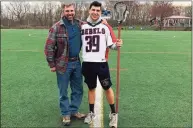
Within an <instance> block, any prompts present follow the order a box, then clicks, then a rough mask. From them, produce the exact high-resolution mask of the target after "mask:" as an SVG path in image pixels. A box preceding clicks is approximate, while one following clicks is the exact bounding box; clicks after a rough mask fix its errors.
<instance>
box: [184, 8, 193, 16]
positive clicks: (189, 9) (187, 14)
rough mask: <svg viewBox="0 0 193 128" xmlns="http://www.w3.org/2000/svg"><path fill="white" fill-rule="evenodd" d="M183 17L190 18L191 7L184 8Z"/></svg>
mask: <svg viewBox="0 0 193 128" xmlns="http://www.w3.org/2000/svg"><path fill="white" fill-rule="evenodd" d="M185 16H188V17H192V7H191V6H187V7H185Z"/></svg>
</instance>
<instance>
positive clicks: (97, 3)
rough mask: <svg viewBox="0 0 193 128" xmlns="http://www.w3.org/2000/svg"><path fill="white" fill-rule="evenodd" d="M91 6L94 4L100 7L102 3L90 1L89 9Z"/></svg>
mask: <svg viewBox="0 0 193 128" xmlns="http://www.w3.org/2000/svg"><path fill="white" fill-rule="evenodd" d="M92 6H95V7H101V6H102V4H101V3H100V2H98V1H94V2H92V3H91V4H90V7H89V9H91V8H92Z"/></svg>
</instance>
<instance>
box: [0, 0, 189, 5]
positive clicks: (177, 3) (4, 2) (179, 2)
mask: <svg viewBox="0 0 193 128" xmlns="http://www.w3.org/2000/svg"><path fill="white" fill-rule="evenodd" d="M50 1H52V0H50ZM72 1H94V0H65V2H72ZM99 1H105V0H99ZM112 1H113V0H112ZM138 1H141V2H142V3H143V1H146V0H138ZM148 1H153V0H148ZM29 2H30V3H39V2H43V0H40V1H30V0H29ZM45 2H49V1H45ZM52 2H54V1H52ZM7 3H9V2H8V1H2V2H1V4H2V5H4V4H7ZM173 4H174V5H182V6H187V5H189V6H191V1H190V0H184V1H173Z"/></svg>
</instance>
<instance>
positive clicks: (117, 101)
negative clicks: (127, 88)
mask: <svg viewBox="0 0 193 128" xmlns="http://www.w3.org/2000/svg"><path fill="white" fill-rule="evenodd" d="M121 27H122V25H121V24H119V26H118V39H120V38H121ZM116 85H117V86H116V113H118V111H119V91H120V47H118V49H117V84H116Z"/></svg>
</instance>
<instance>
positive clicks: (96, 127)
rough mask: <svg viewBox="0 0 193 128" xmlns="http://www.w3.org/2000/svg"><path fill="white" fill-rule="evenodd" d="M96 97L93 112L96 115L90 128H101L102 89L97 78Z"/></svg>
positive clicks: (102, 125)
mask: <svg viewBox="0 0 193 128" xmlns="http://www.w3.org/2000/svg"><path fill="white" fill-rule="evenodd" d="M95 94H96V97H95V104H94V111H95V114H96V118H95V120H94V121H93V123H91V125H90V127H91V128H103V127H104V124H103V88H102V87H101V84H100V82H99V79H98V78H97V88H96V93H95Z"/></svg>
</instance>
